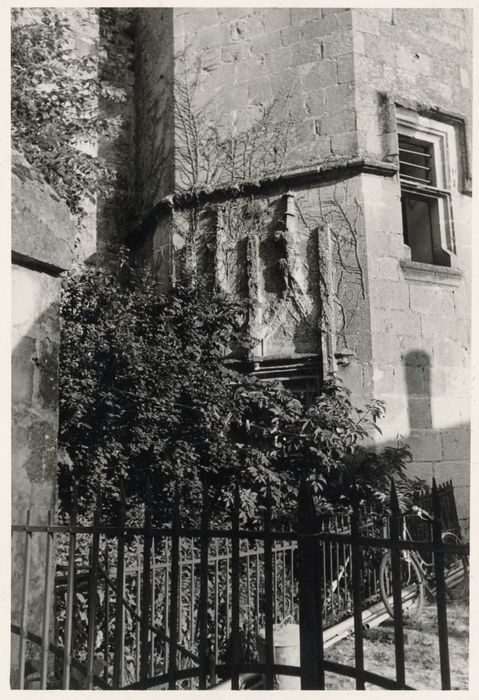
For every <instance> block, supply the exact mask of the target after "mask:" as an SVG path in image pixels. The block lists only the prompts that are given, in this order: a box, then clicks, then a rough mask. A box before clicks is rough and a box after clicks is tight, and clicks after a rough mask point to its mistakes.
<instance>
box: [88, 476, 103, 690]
mask: <svg viewBox="0 0 479 700" xmlns="http://www.w3.org/2000/svg"><path fill="white" fill-rule="evenodd" d="M100 508H101V492H100V489H97V497H96V507H95V515H94V523H95V525H96V526H98V525H99V524H100ZM99 552H100V531H99V527H95V529H94V532H93V540H92V548H91V562H90V581H89V587H88V588H89V595H88V642H87V663H86V667H87V677H86V684H87V688H88V690H93V685H94V678H93V677H94V669H93V663H94V658H95V645H96V596H97V580H98V576H97V573H98V560H99Z"/></svg>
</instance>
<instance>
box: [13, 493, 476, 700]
mask: <svg viewBox="0 0 479 700" xmlns="http://www.w3.org/2000/svg"><path fill="white" fill-rule="evenodd" d="M451 488H452V485H450V484H447V485H446V488H445V489H443V490H442V491H441V489H439V491H438V489H437V488H436V485H435V484H433V489H432V493H431V499H432V500H431V506H432V511H433V516H434V517H433V522H432V526H431V528H430V530H431V531H432V532H431V537H429V538H428V537H423V538H422V539H420V540H419V539H415V540H414V541H411V540H410V539H404V538H402V536H401V535H402V530H401V518H402V516H401V513H400V510H399V506H398V501H397V497H396V493H395V488H394V484H392V489H391V497H390V513H391V515H390V517H389V518H388V519H387V520H388V522H385V521H384V519H380V520H378V518H377V516H375V515H374V513H371V512H367V511H365V510H364V509H362V508H359V506H356V507H353V508H352V511H351V512H350V513H347V514H342V515H334V516H329V517H328V519H326V518H325V516H318V515H317V513H316V511H315V507H314V501H313V495H312V492H311V488H310V486H309V485H308V484H307V483H305V482H304V483H302V484H301V488H300V492H299V497H298V518H297V528H296V530H294V531H284V530H276V529H275V528H274V524H273V521H272V509H271V498H270V497H269V498H267V500H266V507H265V511H264V520H263V525H262V528H261V529H257V530H244V529H241V528H240V505H239V494H238V489H236V492H235V499H234V504H233V508H232V515H231V525H230V527H227V528H226V527H222V528H218V527H215V526H213V525H212V524H211V522H210V515H209V509H208V494H207V490H206V489H205V490H204V494H203V508H202V514H201V522H200V526H199V527H198V528H191V527H185V526H184V525H183V524H182V518H181V503H180V498H179V491H178V488H177V489H176V492H175V501H174V509H173V519H172V523H171V526H170V527H155V526H154V525H152V522H153V518H152V515H153V514H152V512H151V508H150V507H149V506H148V505H147V506H146V508H145V515H144V522H143V525H142V526H137V527H131V526H129V525H128V524H127V508H126V503H125V501H124V499H123V500H122V505H121V508H120V512H119V518H118V522H117V523H115V524H114V525H111V524H105V523H102V520H101V504H100V502H99V501H98V503H97V508H96V514H95V518H94V522H93V524H90V525H84V524H80V523H79V522H78V521H77V516H76V513H75V509H74V510H73V512H72V515H71V519H70V522H69V524H68V525H56V524H54V521H53V516H52V514H51V513H50V514H49V519H48V523H47V525H35V524H31V523H30V521H29V517H27V520H26V522H25V524H15V525H14V526H13V528H12V529H13V536H14V537H16V538H20V543H22V544H23V553H22V556H23V565H22V574H21V580H19V581H16V582H15V584H16V585H19V586H21V591H22V600H21V607H20V610H19V611H16V613H15V611H14V614H15V615H16V617H15V618H14V619H13V621H12V627H11V629H12V633H13V635H14V639H15V644H14V645H12V649H13V653H14V658H13V659H12V666H13V667H16V668H17V669H18V672H17V674H16V675H15V676H14V677H13V680H12V685H13V686H14V687H17V688H25V687H27V688H43V689H45V688H47V689H54V688H64V689H68V688H88V689H93V688H99V689H115V688H116V689H120V688H121V689H148V688H164V689H178V688H191V689H193V688H195V689H196V688H197V689H205V688H212V687H216V688H218V689H220V688H230V687H231V688H232V689H239V688H240V687H243V685H244V684H245V683H248V682H249V683H250V684H252V685H253V686H254V684H255V683H256V684H258V683H259V684H261V685H262V687H264V688H265V689H273V688H274V687H275V679H277V678H278V677H279V676H281V677H287V676H290V677H296V678H297V683H298V688H299V687H301V688H302V689H304V690H316V689H317V690H321V689H324V688H325V673H333V674H339V675H342V676H348V677H350V678H352V679H354V680H355V684H356V689H358V690H361V689H364V688H365V685H366V684H368V685H374V686H378V687H381V688H385V689H405V688H409V686H408V685H407V669H406V668H405V658H404V632H403V601H404V595H405V590H404V587H403V584H402V579H401V566H403V565H404V561H408V556H410V554H409V555H408V553H411V552H415V553H418V554H420V555H421V556H422V557H424V559H428V560H429V562H430V566H431V571H433V573H434V585H435V597H436V604H437V618H438V641H439V651H440V664H441V682H442V688H443V689H450V687H451V680H450V670H449V659H448V637H447V609H446V576H447V575H449V574H448V560H449V558H450V555H451V554H453V555H454V556H456V557H457V556H458V555H459V558H460V559H461V557H462V559H464V561H465V558H466V556H467V553H468V548H467V546H466V545H461V544H456V545H454V544H449V543H444V542H443V538H442V520H441V493H442V492H444V493H446V491H447V494H448V495H447V499H448V500H447V503H448V504H449V505H448V507H447V513H446V515H447V516H448V517H450V514H451V513H453V514H454V513H455V509H454V508H453V507H452V505H451ZM448 525H449V526H451V524H448ZM456 525H457V523H456ZM452 527H454V523H453V524H452ZM385 552H389V553H390V554H389V555H388V556H389V557H390V559H388V561H390V567H391V571H392V578H391V581H392V584H391V590H390V591H389V593H390V606H391V608H392V610H393V612H394V646H395V675H394V677H386V676H381V675H378V674H375V673H372V672H370V671H368V670H367V668H365V665H364V654H363V625H364V620H365V615H366V616H367V615H375V616H377V615H382V616H383V617H385V616H386V611H385V608H384V605H383V604H382V602H381V592H380V585H379V583H380V582H379V575H378V570H379V563H380V561H381V560H382V559H383V557H384V553H385ZM41 558H43V561H44V566H43V568H42V569H41V570H42V572H43V588H44V598H43V602H44V606H43V617H42V620H41V623H37V627H36V628H33V629H32V623H31V619H32V616H31V612H32V605H31V603H32V600H33V599H34V600H35V604H37V602H38V562H39V559H41ZM55 562H56V565H55ZM33 566H36V567H37V571H36V573H35V575H33V574H32V568H33ZM53 584H54V585H53ZM34 588H35V590H34ZM406 593H407V592H406ZM345 618H347V619H349V620H352V627H353V631H354V650H355V663H354V666H348V665H345V664H340V663H336V662H333V661H331V660H328V659H325V654H324V647H325V640H326V643H327V640H328V639H329V637H331V631H332V630H334V629H335V625H338V624H342V625H343V626H344V624H345V622H344V620H345ZM286 619H291V620H294V621H296V622H297V623H299V653H298V659H297V662H296V663H295V664H294V665H292V664H291V665H290V664H284V663H283V664H280V663H278V659H277V658H275V649H274V641H275V630H277V629H278V628H277V625H278V624H280V623H281V622H282V621H283V622H284V621H285V620H286ZM258 638H260V641H261V644H260V643H259V642H258ZM258 652H259V653H258Z"/></svg>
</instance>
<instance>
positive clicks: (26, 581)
mask: <svg viewBox="0 0 479 700" xmlns="http://www.w3.org/2000/svg"><path fill="white" fill-rule="evenodd" d="M30 517H31V509H30V508H29V509H28V510H27V515H26V520H27V525H28V524H29V523H30ZM31 546H32V533H31V531H29V530H25V555H24V560H23V586H22V603H21V608H20V610H21V612H20V640H19V648H18V673H19V679H18V683H19V685H18V687H19V689H20V690H23V688H24V685H25V654H26V639H27V634H28V632H27V618H28V599H29V592H30V558H31Z"/></svg>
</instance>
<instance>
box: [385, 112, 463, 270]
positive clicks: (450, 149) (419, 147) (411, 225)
mask: <svg viewBox="0 0 479 700" xmlns="http://www.w3.org/2000/svg"><path fill="white" fill-rule="evenodd" d="M455 139H456V135H455V129H454V126H452V125H451V124H446V123H442V122H437V121H435V120H432V119H428V118H426V117H422V116H420V115H418V114H416V113H415V112H410V111H409V110H400V111H399V113H398V149H399V179H400V182H401V207H402V220H403V232H404V242H405V243H406V245H408V246H409V248H410V249H411V259H412V260H413V261H415V262H421V263H428V264H431V265H444V266H447V267H450V266H451V255H452V254H454V253H455V243H454V230H453V220H452V207H451V199H452V196H451V193H452V192H453V190H454V189H457V157H456V144H455Z"/></svg>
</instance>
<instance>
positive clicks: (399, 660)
mask: <svg viewBox="0 0 479 700" xmlns="http://www.w3.org/2000/svg"><path fill="white" fill-rule="evenodd" d="M390 507H391V517H390V537H391V543H390V548H391V577H392V595H393V612H394V652H395V658H396V682H397V684H398V687H399V688H404V686H405V684H406V670H405V664H404V627H403V610H402V590H401V588H402V583H401V551H400V549H398V547H397V544H398V541H399V538H400V533H401V513H400V510H399V504H398V499H397V495H396V487H395V484H394V481H392V483H391V496H390Z"/></svg>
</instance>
